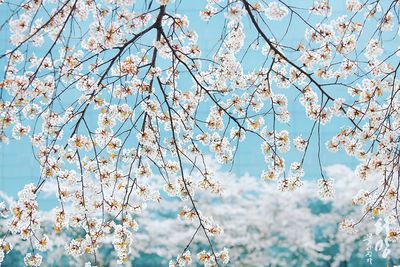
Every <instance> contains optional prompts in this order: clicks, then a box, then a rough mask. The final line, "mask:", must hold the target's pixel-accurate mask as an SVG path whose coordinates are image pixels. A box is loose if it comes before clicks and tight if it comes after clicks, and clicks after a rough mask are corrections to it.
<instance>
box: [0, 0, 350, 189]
mask: <svg viewBox="0 0 400 267" xmlns="http://www.w3.org/2000/svg"><path fill="white" fill-rule="evenodd" d="M340 2H342V3H344V1H340ZM288 3H289V4H290V3H296V5H299V1H288ZM303 3H304V5H305V6H308V5H311V3H312V1H304V2H301V4H303ZM205 4H206V1H182V6H181V7H180V12H181V13H183V14H185V15H187V16H188V17H189V20H190V25H191V28H192V29H193V30H195V31H196V32H198V34H199V45H200V47H201V49H202V51H203V52H202V53H203V55H205V54H207V53H208V52H209V51H210V49H212V48H213V47H214V45H215V43H216V40H217V39H218V37H219V33H220V25H221V23H222V22H223V21H222V19H223V18H222V16H220V17H219V19H215V20H213V21H211V22H210V23H209V24H207V26H205V24H204V22H202V21H201V20H200V19H199V15H198V14H199V11H200V10H201V8H202V7H203V6H204V5H205ZM343 12H344V5H341V4H336V6H334V10H333V15H332V18H334V17H337V16H339V15H342V14H343ZM7 16H8V12H7V11H6V6H4V5H3V6H2V7H0V21H4V20H5V18H6V17H7ZM247 22H248V20H247ZM310 22H311V23H314V22H316V21H310ZM292 23H297V22H296V21H295V20H294V21H293V22H292ZM286 26H287V21H285V20H284V21H283V22H271V24H270V28H272V29H273V31H274V32H275V33H277V34H278V35H279V34H281V33H283V32H284V30H285V29H286ZM299 28H300V29H301V30H299ZM245 29H246V32H247V33H248V34H247V35H248V36H249V37H252V36H254V28H252V27H251V25H250V24H245ZM304 30H305V27H303V26H301V27H298V28H297V27H292V29H291V31H289V34H288V36H287V37H286V38H285V43H286V44H288V45H293V44H295V43H298V42H299V40H301V39H302V37H303V33H304ZM3 32H5V31H4V30H3ZM278 37H279V36H278ZM249 39H251V38H249ZM8 46H9V45H8V40H7V34H1V35H0V48H1V49H0V52H4V50H6V47H8ZM259 55H260V53H259V52H250V54H249V55H248V56H247V59H246V61H245V63H244V64H243V66H244V69H245V70H252V68H253V66H254V65H257V64H256V63H257V62H260V56H259ZM3 66H4V61H1V62H0V68H1V69H3ZM343 89H344V88H333V89H332V88H331V90H343ZM279 90H282V91H281V92H279V93H284V94H286V95H287V96H288V98H289V111H290V113H291V122H290V124H289V125H287V126H286V127H285V128H286V129H288V130H289V131H290V134H291V135H290V137H291V138H295V137H296V136H297V135H299V134H303V136H307V135H308V133H309V129H310V128H311V126H312V122H311V121H310V120H308V119H307V118H306V116H305V112H304V108H303V107H302V106H301V105H300V104H299V102H298V101H296V99H295V98H296V96H297V93H296V92H295V90H293V88H288V89H277V90H276V91H279ZM283 90H286V91H283ZM334 93H338V94H341V93H342V92H340V91H339V92H334ZM342 123H343V121H341V120H338V119H334V120H333V121H332V122H331V123H330V124H329V125H327V126H326V127H322V128H321V136H322V139H321V144H322V153H321V159H322V163H323V165H325V166H328V165H332V164H338V163H341V164H345V165H347V166H349V167H350V168H354V167H355V166H356V165H357V161H356V160H355V159H354V158H351V157H349V156H347V155H346V154H345V153H344V152H339V153H336V154H332V153H327V151H326V149H325V142H326V141H327V140H328V139H330V138H331V137H332V136H333V135H335V134H336V133H337V131H338V129H339V128H340V126H342ZM316 141H317V140H316V136H315V135H314V138H313V139H312V143H313V145H312V146H311V147H310V149H309V151H308V153H307V157H306V160H305V165H304V167H305V170H306V176H305V178H306V179H319V177H320V171H319V167H318V164H317V145H316V144H317V143H316ZM301 157H302V154H301V153H299V152H296V151H295V150H294V149H292V150H291V151H290V152H289V153H288V154H287V155H286V162H287V163H290V162H292V161H298V160H300V159H301ZM0 162H1V164H0V175H1V177H0V190H2V191H5V192H7V193H9V194H12V195H14V194H15V193H16V192H18V191H19V190H20V189H21V188H22V187H23V185H24V184H26V183H29V182H33V183H36V182H37V179H38V173H39V168H38V164H37V163H36V161H35V159H34V157H33V154H32V149H31V146H30V144H29V142H28V139H27V138H24V139H23V140H21V141H13V140H11V142H10V144H9V145H3V144H0ZM264 166H265V163H264V159H263V156H262V154H261V151H260V142H259V140H258V139H256V138H254V137H250V136H249V137H248V138H247V140H246V141H245V142H243V143H241V146H240V148H239V153H238V154H237V157H236V159H235V164H234V166H233V169H232V172H234V173H235V174H237V175H243V174H245V173H249V174H251V175H254V176H259V175H260V174H261V172H262V170H263V169H264ZM229 167H230V166H229ZM229 167H227V168H229Z"/></svg>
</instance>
